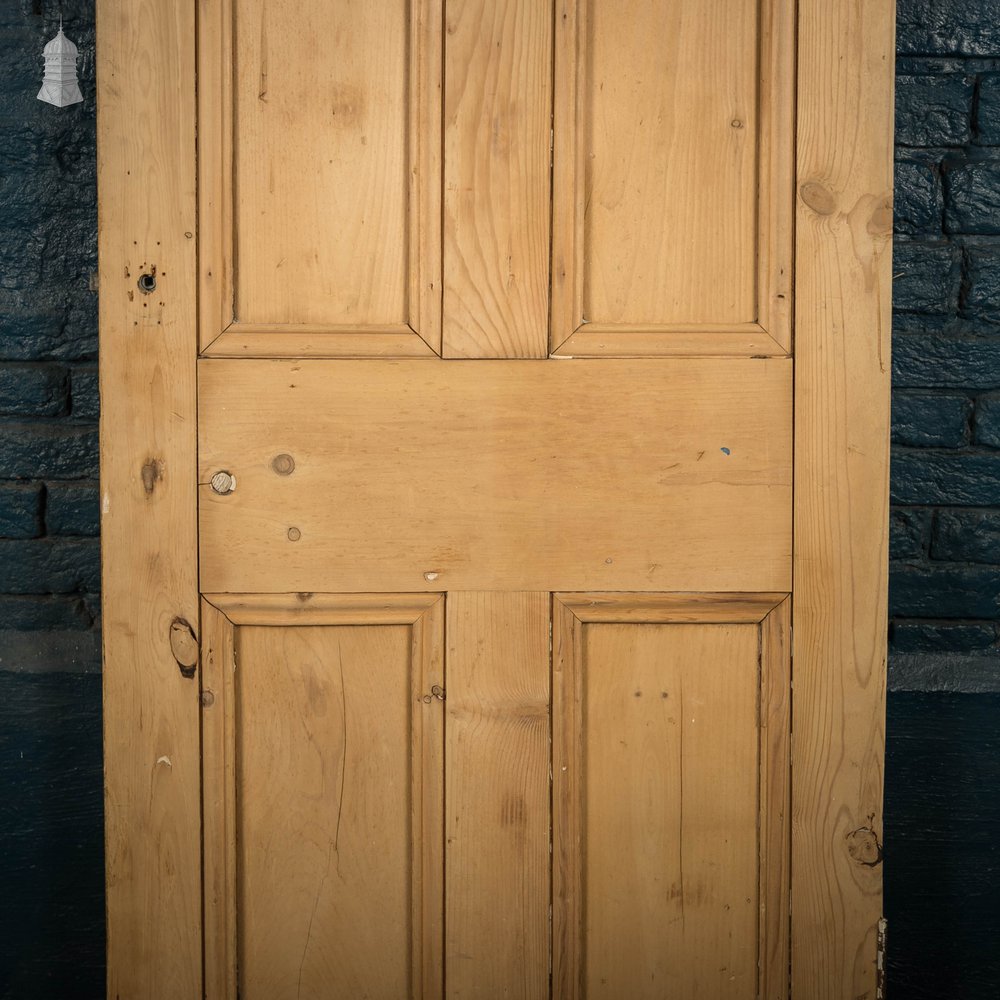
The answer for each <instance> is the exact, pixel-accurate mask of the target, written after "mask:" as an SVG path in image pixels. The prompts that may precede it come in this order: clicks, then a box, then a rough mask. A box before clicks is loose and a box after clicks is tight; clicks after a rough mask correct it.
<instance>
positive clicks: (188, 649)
mask: <svg viewBox="0 0 1000 1000" xmlns="http://www.w3.org/2000/svg"><path fill="white" fill-rule="evenodd" d="M170 652H171V653H172V654H173V657H174V659H175V660H176V661H177V666H178V667H180V670H181V674H182V675H183V676H184V677H186V678H188V680H190V679H191V678H193V677H194V674H195V669H196V668H197V666H198V637H197V636H196V635H195V632H194V629H193V628H191V625H190V624H189V623H188V622H187V621H185V619H183V618H175V619H174V620H173V621H172V622H171V623H170Z"/></svg>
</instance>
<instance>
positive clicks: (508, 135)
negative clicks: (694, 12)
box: [443, 0, 552, 358]
mask: <svg viewBox="0 0 1000 1000" xmlns="http://www.w3.org/2000/svg"><path fill="white" fill-rule="evenodd" d="M445 17H446V42H445V126H444V163H445V167H444V169H445V185H444V192H445V193H444V352H443V353H444V356H445V357H450V358H543V357H545V356H546V355H547V353H548V288H549V213H550V206H549V190H550V179H549V155H550V154H549V147H550V136H551V112H552V69H551V66H552V2H551V0H453V2H450V3H448V4H447V9H446V14H445Z"/></svg>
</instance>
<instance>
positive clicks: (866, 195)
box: [792, 0, 894, 1000]
mask: <svg viewBox="0 0 1000 1000" xmlns="http://www.w3.org/2000/svg"><path fill="white" fill-rule="evenodd" d="M893 32H894V4H893V2H892V0H881V2H878V3H862V4H859V3H856V2H855V0H802V2H801V3H800V5H799V62H798V65H799V96H798V130H797V134H798V152H797V159H798V180H797V183H798V199H797V205H796V251H797V252H796V261H797V265H796V267H797V273H796V325H795V328H796V370H795V384H796V389H795V458H796V461H795V563H794V566H795V569H794V572H795V606H794V632H793V635H794V644H793V645H794V652H793V662H794V669H795V690H794V697H793V717H794V726H795V760H794V766H793V772H792V774H793V778H792V781H793V784H792V803H793V807H792V830H793V839H792V872H793V873H794V874H793V880H792V919H793V924H792V994H793V996H795V997H810V998H815V1000H842V998H843V997H848V996H849V997H874V996H875V987H876V966H875V955H876V936H877V924H878V920H879V918H880V916H881V914H882V869H881V857H880V855H881V848H880V842H879V841H880V837H881V831H882V819H881V814H882V774H883V752H884V705H885V656H886V577H887V553H886V549H887V545H886V538H887V517H888V489H887V486H888V482H887V480H888V475H887V473H888V442H889V321H890V300H891V260H890V257H891V232H892V136H893V102H892V96H893V95H892V90H893Z"/></svg>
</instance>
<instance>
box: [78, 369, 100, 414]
mask: <svg viewBox="0 0 1000 1000" xmlns="http://www.w3.org/2000/svg"><path fill="white" fill-rule="evenodd" d="M72 380H73V389H72V408H73V417H74V418H75V419H77V420H95V421H96V420H97V418H98V415H99V412H100V391H99V387H98V377H97V369H96V368H75V369H74V370H73V376H72Z"/></svg>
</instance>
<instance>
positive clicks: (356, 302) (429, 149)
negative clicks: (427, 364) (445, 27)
mask: <svg viewBox="0 0 1000 1000" xmlns="http://www.w3.org/2000/svg"><path fill="white" fill-rule="evenodd" d="M200 8H201V10H200V14H201V16H200V19H199V39H198V41H199V53H200V58H199V71H200V75H199V114H200V118H201V128H200V131H199V136H200V148H199V153H200V161H199V178H200V199H201V202H200V210H201V222H202V225H201V233H200V249H201V262H202V263H201V274H200V280H201V311H200V323H201V331H200V344H201V347H202V349H203V350H206V351H211V352H213V353H215V354H217V355H218V354H222V355H234V356H238V355H240V354H243V353H246V352H247V351H248V350H249V351H251V352H255V353H259V354H265V355H274V356H286V357H287V356H303V355H307V354H310V353H319V354H321V355H324V356H335V357H336V356H351V355H353V354H359V355H362V356H372V355H374V356H379V355H384V354H393V355H419V354H422V353H425V352H426V353H427V354H433V353H439V352H440V343H441V207H440V206H441V192H440V179H441V97H440V95H441V76H442V62H441V60H442V54H441V53H442V46H443V40H442V35H441V30H440V25H441V6H440V2H439V0H413V2H407V0H395V2H392V3H388V2H387V3H379V4H362V5H359V6H354V5H349V4H339V5H335V6H333V7H330V6H329V5H319V4H306V5H304V6H297V7H294V9H293V5H290V4H288V3H287V2H285V0H222V2H220V3H207V2H205V0H202V2H201V4H200ZM304 66H308V67H309V72H307V73H306V72H303V71H302V68H303V67H304ZM244 324H245V325H246V327H247V329H246V331H244V330H243V329H242V327H243V326H244Z"/></svg>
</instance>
